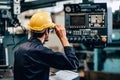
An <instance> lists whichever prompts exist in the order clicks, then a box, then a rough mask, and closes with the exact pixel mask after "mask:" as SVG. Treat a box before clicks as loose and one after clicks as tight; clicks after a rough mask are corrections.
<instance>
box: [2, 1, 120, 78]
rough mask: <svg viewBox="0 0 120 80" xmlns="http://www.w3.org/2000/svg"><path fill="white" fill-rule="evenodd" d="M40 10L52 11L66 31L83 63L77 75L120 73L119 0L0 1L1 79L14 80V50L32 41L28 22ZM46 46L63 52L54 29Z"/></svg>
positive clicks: (56, 20) (54, 17) (53, 17)
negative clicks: (84, 72)
mask: <svg viewBox="0 0 120 80" xmlns="http://www.w3.org/2000/svg"><path fill="white" fill-rule="evenodd" d="M37 11H47V12H49V14H50V15H51V16H52V19H53V22H54V23H55V24H62V25H63V26H64V27H65V28H66V31H67V38H68V40H69V42H70V44H71V46H73V47H74V49H75V52H76V56H77V57H78V59H79V61H80V67H79V69H78V72H79V71H81V70H82V71H100V72H107V73H110V74H114V73H115V74H116V73H117V74H119V73H120V0H0V79H1V80H7V79H8V80H13V72H12V70H13V67H14V66H13V64H14V50H15V49H16V48H17V46H19V45H20V44H22V43H24V42H25V41H27V40H28V39H29V38H30V34H29V32H28V30H29V29H28V22H29V19H30V18H31V16H32V15H33V14H34V13H36V12H37ZM45 46H46V47H49V48H51V49H52V50H54V51H60V52H64V50H63V47H62V44H61V43H60V41H59V39H58V38H57V36H56V34H55V31H54V30H53V31H52V32H51V33H50V37H49V41H48V42H46V43H45ZM51 71H52V72H57V71H59V70H57V69H54V68H51ZM96 74H97V73H96ZM101 74H103V73H101ZM71 75H72V74H71ZM94 75H95V74H94ZM117 77H118V80H119V79H120V77H119V76H117ZM91 80H94V79H91ZM96 80H98V79H96ZM102 80H108V79H102ZM109 80H110V79H109ZM111 80H112V79H111ZM115 80H116V79H115Z"/></svg>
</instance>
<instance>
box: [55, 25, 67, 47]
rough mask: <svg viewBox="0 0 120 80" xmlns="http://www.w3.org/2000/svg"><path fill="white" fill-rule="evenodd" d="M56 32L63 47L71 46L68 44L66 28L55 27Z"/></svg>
mask: <svg viewBox="0 0 120 80" xmlns="http://www.w3.org/2000/svg"><path fill="white" fill-rule="evenodd" d="M55 31H56V34H57V36H58V37H59V39H60V41H61V43H62V45H63V46H69V42H68V40H67V37H66V30H65V28H64V26H62V25H56V26H55Z"/></svg>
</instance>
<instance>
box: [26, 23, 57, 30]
mask: <svg viewBox="0 0 120 80" xmlns="http://www.w3.org/2000/svg"><path fill="white" fill-rule="evenodd" d="M28 26H29V28H30V29H31V30H35V31H42V30H43V29H46V28H54V27H55V24H54V23H49V24H45V25H42V26H39V27H38V26H36V27H32V26H30V24H28Z"/></svg>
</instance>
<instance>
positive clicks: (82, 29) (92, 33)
mask: <svg viewBox="0 0 120 80" xmlns="http://www.w3.org/2000/svg"><path fill="white" fill-rule="evenodd" d="M64 11H65V28H66V30H67V37H68V40H69V42H71V43H73V44H74V43H83V44H84V45H85V46H87V47H90V48H93V47H105V46H106V44H107V43H110V42H111V38H110V35H111V34H112V32H108V30H109V29H110V26H108V21H107V20H108V11H107V4H106V3H79V4H65V5H64Z"/></svg>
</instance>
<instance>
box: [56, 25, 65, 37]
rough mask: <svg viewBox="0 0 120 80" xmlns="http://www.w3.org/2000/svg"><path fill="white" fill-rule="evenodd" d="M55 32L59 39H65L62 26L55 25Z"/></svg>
mask: <svg viewBox="0 0 120 80" xmlns="http://www.w3.org/2000/svg"><path fill="white" fill-rule="evenodd" d="M55 31H56V34H57V36H58V37H59V38H63V37H66V30H65V28H64V27H63V26H62V25H56V26H55Z"/></svg>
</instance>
